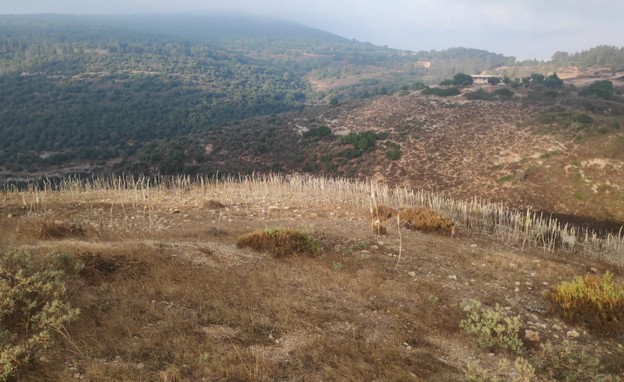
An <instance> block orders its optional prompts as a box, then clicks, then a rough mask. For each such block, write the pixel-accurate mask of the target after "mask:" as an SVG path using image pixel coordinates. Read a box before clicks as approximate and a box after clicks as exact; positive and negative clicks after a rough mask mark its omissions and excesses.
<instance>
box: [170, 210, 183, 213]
mask: <svg viewBox="0 0 624 382" xmlns="http://www.w3.org/2000/svg"><path fill="white" fill-rule="evenodd" d="M180 212H181V211H180V210H174V211H173V212H171V213H172V214H179V213H180Z"/></svg>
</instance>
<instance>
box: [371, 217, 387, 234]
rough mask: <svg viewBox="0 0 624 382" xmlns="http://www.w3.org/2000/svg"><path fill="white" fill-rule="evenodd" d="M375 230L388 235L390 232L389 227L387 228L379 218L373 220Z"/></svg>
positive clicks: (377, 232)
mask: <svg viewBox="0 0 624 382" xmlns="http://www.w3.org/2000/svg"><path fill="white" fill-rule="evenodd" d="M373 231H374V232H375V233H376V234H377V235H386V234H387V233H388V229H387V228H386V226H385V225H384V224H383V223H381V222H380V221H379V220H376V221H374V222H373Z"/></svg>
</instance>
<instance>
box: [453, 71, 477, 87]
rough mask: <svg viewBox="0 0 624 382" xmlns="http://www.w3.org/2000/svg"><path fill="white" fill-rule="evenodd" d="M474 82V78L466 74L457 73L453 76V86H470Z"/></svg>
mask: <svg viewBox="0 0 624 382" xmlns="http://www.w3.org/2000/svg"><path fill="white" fill-rule="evenodd" d="M473 82H474V80H473V79H472V76H470V75H468V74H465V73H457V74H456V75H454V76H453V85H455V86H470V85H472V84H473Z"/></svg>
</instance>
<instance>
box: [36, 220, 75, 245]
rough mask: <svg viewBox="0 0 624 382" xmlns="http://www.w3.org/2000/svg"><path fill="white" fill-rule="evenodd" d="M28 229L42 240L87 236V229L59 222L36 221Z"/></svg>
mask: <svg viewBox="0 0 624 382" xmlns="http://www.w3.org/2000/svg"><path fill="white" fill-rule="evenodd" d="M29 228H30V229H32V230H33V232H34V233H35V235H36V236H37V237H38V238H39V239H42V240H52V239H66V238H84V237H86V236H87V229H86V228H85V227H83V226H82V225H81V224H77V223H69V222H66V221H61V220H50V219H44V220H38V221H35V222H34V223H33V225H32V226H31V227H29Z"/></svg>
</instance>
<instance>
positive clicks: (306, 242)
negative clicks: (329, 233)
mask: <svg viewBox="0 0 624 382" xmlns="http://www.w3.org/2000/svg"><path fill="white" fill-rule="evenodd" d="M236 245H237V246H238V247H239V248H244V247H248V248H251V249H253V250H255V251H258V252H268V253H270V254H271V255H273V257H283V256H290V255H303V256H316V255H318V254H320V253H321V252H322V251H323V244H322V243H321V242H320V241H319V240H318V239H317V238H315V237H314V236H313V235H311V234H309V233H304V232H301V231H299V230H296V229H293V228H267V229H265V230H258V231H254V232H251V233H247V234H245V235H242V236H241V237H240V238H239V239H238V242H237V243H236Z"/></svg>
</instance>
